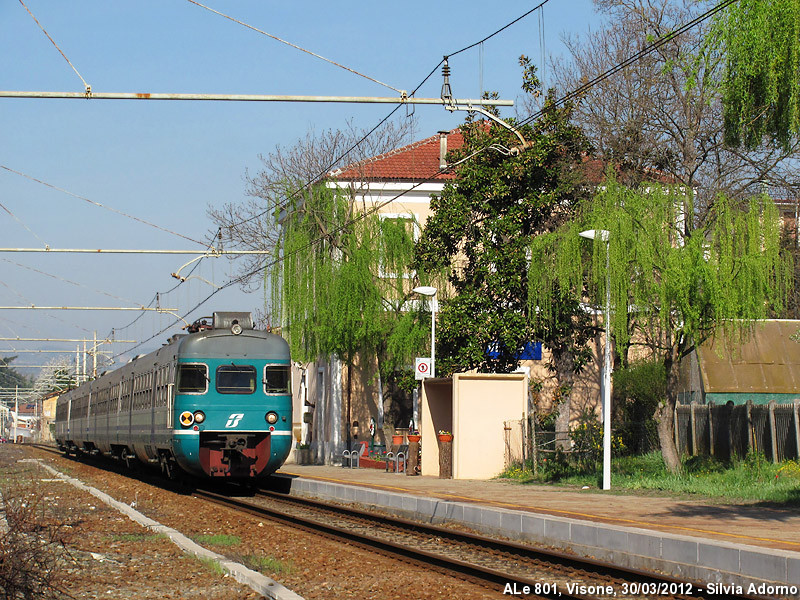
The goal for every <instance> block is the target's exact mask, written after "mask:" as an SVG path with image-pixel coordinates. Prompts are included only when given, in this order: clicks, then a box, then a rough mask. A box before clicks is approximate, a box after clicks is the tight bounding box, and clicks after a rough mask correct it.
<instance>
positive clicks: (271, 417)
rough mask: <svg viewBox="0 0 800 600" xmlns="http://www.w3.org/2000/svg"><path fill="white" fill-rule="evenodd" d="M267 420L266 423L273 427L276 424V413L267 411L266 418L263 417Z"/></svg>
mask: <svg viewBox="0 0 800 600" xmlns="http://www.w3.org/2000/svg"><path fill="white" fill-rule="evenodd" d="M264 418H265V419H266V420H267V423H269V424H270V425H275V423H277V422H278V413H276V412H275V411H272V410H271V411H269V412H268V413H267V414H266V416H265V417H264Z"/></svg>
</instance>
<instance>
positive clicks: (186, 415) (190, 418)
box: [181, 410, 194, 427]
mask: <svg viewBox="0 0 800 600" xmlns="http://www.w3.org/2000/svg"><path fill="white" fill-rule="evenodd" d="M192 423H194V415H193V414H192V413H191V412H189V411H188V410H185V411H183V412H182V413H181V425H183V426H184V427H189V425H191V424H192Z"/></svg>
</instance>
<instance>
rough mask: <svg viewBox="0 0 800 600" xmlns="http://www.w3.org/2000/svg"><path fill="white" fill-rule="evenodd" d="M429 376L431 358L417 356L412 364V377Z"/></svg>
mask: <svg viewBox="0 0 800 600" xmlns="http://www.w3.org/2000/svg"><path fill="white" fill-rule="evenodd" d="M430 376H431V359H430V358H419V357H417V359H416V363H415V365H414V379H425V378H426V377H430Z"/></svg>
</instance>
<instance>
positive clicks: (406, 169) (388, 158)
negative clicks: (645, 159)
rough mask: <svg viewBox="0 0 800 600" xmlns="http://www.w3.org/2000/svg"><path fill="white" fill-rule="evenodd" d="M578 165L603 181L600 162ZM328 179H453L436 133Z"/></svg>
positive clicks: (451, 144) (661, 178)
mask: <svg viewBox="0 0 800 600" xmlns="http://www.w3.org/2000/svg"><path fill="white" fill-rule="evenodd" d="M463 145H464V136H463V134H462V133H461V130H460V129H458V128H456V129H453V130H451V131H449V132H447V151H448V152H449V151H451V150H454V149H456V148H460V147H461V146H463ZM582 163H583V164H582V167H583V169H584V175H585V177H586V182H587V183H588V184H589V185H600V184H601V183H602V182H603V181H604V180H605V169H606V164H605V163H604V162H603V161H602V160H601V159H598V158H593V157H590V156H584V157H583V161H582ZM617 170H619V169H617ZM330 176H331V178H332V179H334V180H338V181H427V180H431V181H448V180H452V179H455V177H456V175H455V172H453V171H452V170H450V171H447V172H444V173H440V172H439V135H438V134H437V135H433V136H431V137H429V138H425V139H424V140H420V141H418V142H414V143H413V144H409V145H408V146H403V147H402V148H397V149H395V150H391V151H389V152H386V153H384V154H379V155H378V156H374V157H372V158H368V159H366V160H363V161H361V162H357V163H354V164H352V165H348V166H346V167H343V168H342V169H338V170H336V171H333V172H331V174H330ZM646 178H647V179H649V180H651V181H656V182H659V183H665V184H670V183H675V181H674V178H671V177H669V176H668V175H666V174H665V173H663V172H661V171H658V170H656V169H649V170H648V171H647V177H646Z"/></svg>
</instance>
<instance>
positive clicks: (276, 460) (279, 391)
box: [173, 331, 292, 479]
mask: <svg viewBox="0 0 800 600" xmlns="http://www.w3.org/2000/svg"><path fill="white" fill-rule="evenodd" d="M226 333H227V337H223V336H215V337H217V338H218V339H215V340H214V347H216V348H219V347H220V345H222V346H223V350H224V349H225V348H224V346H229V348H228V350H229V352H223V353H224V354H225V356H224V357H220V356H219V353H217V352H215V354H217V356H215V357H207V356H199V355H198V352H197V350H198V349H200V348H202V346H203V345H202V344H192V343H191V341H190V340H188V339H187V340H186V342H189V344H188V346H187V347H186V348H183V347H182V348H181V351H180V352H179V358H178V373H177V381H176V386H175V400H174V411H173V414H174V419H175V424H174V429H173V433H174V437H173V455H174V456H175V459H176V461H177V462H178V464H179V465H180V466H181V467H182V468H183V469H185V470H186V471H189V472H191V473H194V474H196V475H200V476H202V475H205V476H207V477H212V478H230V479H252V478H258V477H264V476H266V475H269V474H271V473H273V472H275V471H276V470H277V469H278V468H279V467H280V466H281V465H282V464H283V462H284V461H285V460H286V457H287V456H288V454H289V451H290V449H291V440H292V437H291V427H292V401H291V383H290V376H289V374H290V369H291V365H290V361H289V357H288V349H287V348H286V343H285V341H284V340H283V339H282V338H280V337H279V336H275V335H271V334H266V333H264V332H254V331H249V332H246V333H242V334H238V335H236V336H235V337H234V336H232V335H231V334H230V333H228V332H226ZM208 335H210V336H214V335H215V334H214V333H210V334H208ZM265 346H266V349H267V352H266V355H265ZM256 357H257V358H256Z"/></svg>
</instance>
